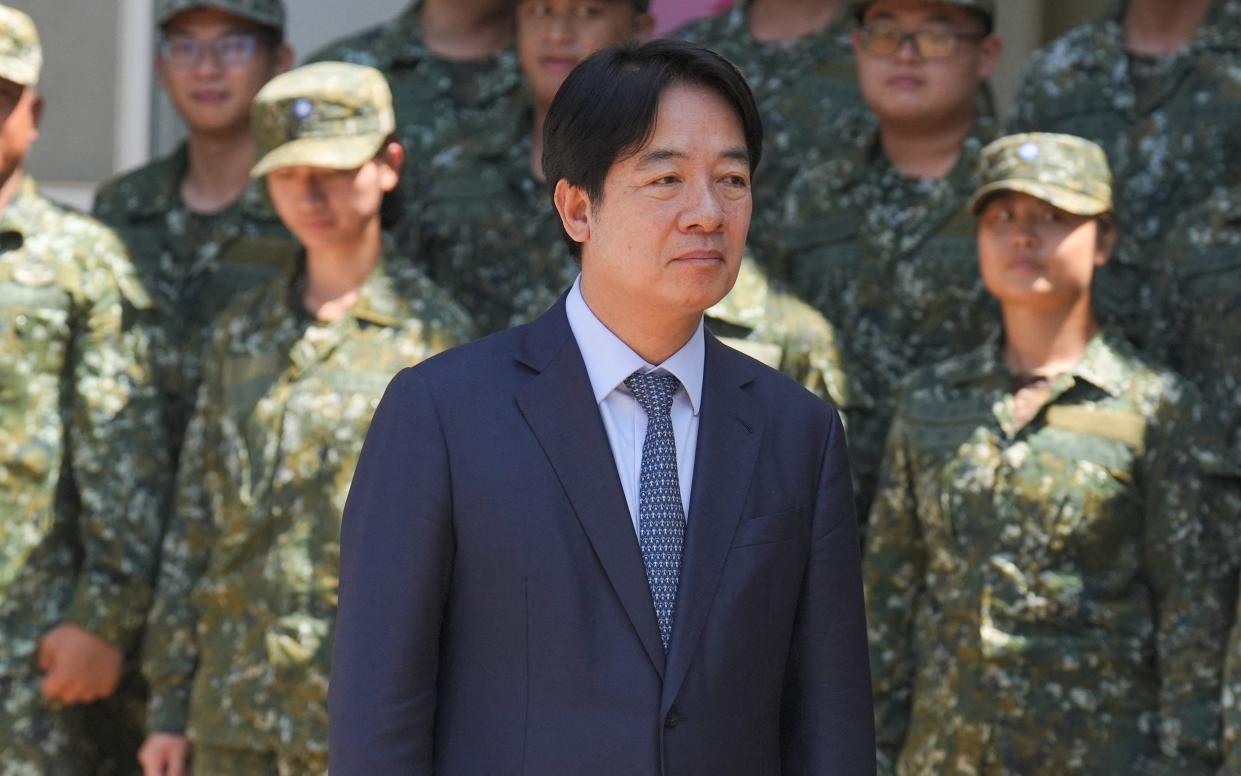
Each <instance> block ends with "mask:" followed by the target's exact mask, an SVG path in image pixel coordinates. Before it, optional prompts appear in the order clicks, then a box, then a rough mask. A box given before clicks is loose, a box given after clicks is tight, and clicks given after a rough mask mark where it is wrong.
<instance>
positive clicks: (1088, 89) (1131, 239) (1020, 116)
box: [1009, 0, 1241, 346]
mask: <svg viewBox="0 0 1241 776" xmlns="http://www.w3.org/2000/svg"><path fill="white" fill-rule="evenodd" d="M1124 5H1125V4H1124V3H1121V8H1120V10H1119V11H1118V12H1117V13H1115V14H1112V15H1109V16H1107V17H1105V18H1100V19H1097V20H1095V21H1092V22H1089V23H1087V24H1085V25H1083V26H1081V27H1078V28H1076V29H1074V30H1072V31H1070V32H1069V33H1068V34H1067V35H1065V36H1064V37H1062V38H1060V39H1059V40H1056V41H1054V42H1053V43H1051V44H1050V45H1048V46H1046V47H1045V48H1043V49H1041V50H1039V51H1038V52H1036V53H1035V54H1034V55H1033V56H1032V57H1031V59H1030V60H1029V62H1028V63H1027V64H1026V67H1025V70H1024V72H1023V75H1022V78H1021V85H1020V87H1019V89H1018V93H1017V97H1016V104H1015V112H1014V114H1013V117H1012V119H1011V122H1010V126H1009V130H1010V131H1012V132H1030V131H1041V132H1063V133H1067V134H1071V135H1077V136H1079V137H1084V138H1087V139H1089V140H1092V141H1094V142H1096V143H1098V144H1099V145H1101V146H1102V147H1103V149H1104V150H1105V151H1106V152H1107V158H1108V161H1109V162H1110V163H1111V167H1112V172H1113V174H1114V175H1115V177H1116V181H1115V192H1114V196H1115V201H1116V209H1115V212H1116V217H1117V221H1118V222H1119V226H1120V242H1119V244H1118V246H1117V250H1116V254H1115V255H1114V256H1113V259H1112V261H1110V262H1109V263H1108V264H1107V265H1106V266H1105V267H1103V268H1102V269H1101V270H1100V271H1099V273H1098V274H1097V276H1096V279H1095V284H1094V285H1095V288H1094V290H1095V297H1096V307H1097V308H1098V313H1099V315H1100V317H1101V318H1103V319H1104V320H1105V321H1107V322H1110V323H1112V324H1113V325H1116V326H1118V327H1120V328H1121V329H1122V330H1123V331H1124V333H1125V334H1126V336H1128V337H1129V338H1130V339H1131V340H1133V341H1134V342H1137V343H1138V344H1140V345H1142V346H1146V345H1147V344H1149V343H1148V339H1149V334H1150V331H1149V330H1150V320H1151V316H1152V313H1153V312H1154V311H1155V299H1154V290H1153V289H1152V282H1153V281H1154V280H1155V278H1157V277H1158V275H1159V273H1160V272H1161V271H1162V270H1161V268H1160V267H1159V264H1160V263H1161V262H1162V261H1164V258H1163V257H1162V256H1161V255H1160V254H1159V252H1158V247H1157V246H1158V242H1159V241H1160V240H1162V239H1163V237H1164V236H1165V234H1166V233H1167V231H1168V229H1169V228H1170V227H1171V225H1172V224H1173V222H1174V221H1175V220H1176V218H1177V216H1178V215H1179V214H1180V213H1181V212H1182V211H1184V210H1185V209H1187V208H1189V207H1192V206H1194V205H1195V204H1196V203H1198V202H1200V201H1201V200H1202V199H1203V198H1205V197H1206V195H1207V193H1208V192H1209V191H1210V190H1211V189H1212V188H1214V187H1215V186H1217V185H1219V184H1221V183H1228V182H1232V181H1236V180H1239V179H1241V107H1239V106H1241V0H1216V2H1213V3H1212V4H1211V9H1210V11H1209V12H1208V17H1207V19H1206V22H1205V23H1204V25H1203V27H1202V28H1201V29H1200V30H1199V31H1198V33H1197V35H1196V37H1195V38H1194V39H1193V40H1192V41H1191V42H1190V44H1189V45H1188V47H1187V48H1186V49H1185V50H1184V51H1183V52H1181V53H1180V54H1177V55H1175V56H1171V57H1165V58H1162V59H1156V60H1150V61H1148V60H1131V57H1130V56H1129V55H1128V54H1127V53H1126V51H1125V45H1124V30H1123V28H1122V18H1123V17H1122V14H1123V11H1124Z"/></svg>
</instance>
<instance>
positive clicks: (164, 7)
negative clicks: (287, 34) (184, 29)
mask: <svg viewBox="0 0 1241 776" xmlns="http://www.w3.org/2000/svg"><path fill="white" fill-rule="evenodd" d="M195 8H214V9H216V10H219V11H225V12H226V13H231V14H232V15H234V16H239V17H241V18H242V19H249V20H250V21H252V22H257V23H258V24H262V25H264V26H267V27H274V28H275V29H277V30H283V29H284V26H285V23H286V21H287V18H288V14H287V13H286V11H285V7H284V3H283V2H281V0H158V1H157V3H156V6H155V19H156V23H157V24H159V25H161V26H162V25H165V24H167V23H168V22H170V21H172V18H173V17H174V16H176V15H177V14H179V13H184V12H185V11H191V10H193V9H195Z"/></svg>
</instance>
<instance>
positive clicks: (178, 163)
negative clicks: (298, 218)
mask: <svg viewBox="0 0 1241 776" xmlns="http://www.w3.org/2000/svg"><path fill="white" fill-rule="evenodd" d="M158 164H162V165H164V166H166V171H165V174H162V175H158V176H155V179H156V181H157V183H156V185H155V187H154V188H153V190H152V192H151V196H149V197H142V198H140V199H139V201H138V203H137V204H136V205H135V206H134V210H135V212H136V213H137V214H138V215H140V216H147V217H154V216H158V215H161V214H163V213H167V212H168V211H170V210H175V209H177V208H180V207H183V206H184V204H185V203H183V202H182V201H181V181H182V180H184V179H185V173H186V171H187V170H189V167H190V152H189V144H188V143H187V142H185V141H182V142H181V144H180V145H178V146H177V148H176V150H175V151H173V152H172V153H171V154H169V155H168V156H167V157H166V158H165V159H163V160H162V161H161V162H158ZM239 201H240V206H241V211H242V212H243V213H245V214H246V215H247V216H250V217H251V218H253V219H256V220H260V221H275V220H276V218H277V216H276V209H275V207H273V206H272V204H271V199H270V197H268V196H267V186H266V184H265V183H264V182H263V180H262V179H261V178H260V179H258V180H252V181H250V182H249V183H247V184H246V187H245V189H243V190H242V192H241V198H240V200H239ZM229 207H232V205H230V206H229ZM227 209H228V208H225V210H227Z"/></svg>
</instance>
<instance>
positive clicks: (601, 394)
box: [565, 275, 706, 535]
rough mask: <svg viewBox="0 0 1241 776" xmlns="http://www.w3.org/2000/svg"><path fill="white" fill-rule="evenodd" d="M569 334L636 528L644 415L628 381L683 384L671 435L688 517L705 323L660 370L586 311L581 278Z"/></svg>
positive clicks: (570, 301) (568, 304)
mask: <svg viewBox="0 0 1241 776" xmlns="http://www.w3.org/2000/svg"><path fill="white" fill-rule="evenodd" d="M565 312H566V313H567V314H568V316H569V329H570V330H572V332H573V338H574V339H576V340H577V346H578V349H579V350H581V351H582V360H583V361H585V362H586V373H587V374H588V375H589V376H590V385H591V388H592V389H593V390H594V394H595V402H596V403H597V404H598V405H599V415H600V416H601V417H602V418H603V427H604V428H605V429H606V430H607V433H608V443H609V444H610V445H611V447H612V458H613V459H615V461H616V471H617V473H618V474H620V481H621V487H622V488H623V489H624V491H625V501H626V502H628V504H629V517H630V519H631V520H632V521H633V529H634V532H635V533H638V534H639V535H641V534H640V529H639V526H638V486H639V482H640V481H641V474H642V443H643V442H644V441H645V440H646V411H645V410H643V409H642V405H640V404H638V400H637V399H635V398H634V396H633V393H631V392H630V390H629V388H628V387H626V386H625V378H626V377H629V375H631V374H633V373H634V372H637V371H639V370H641V371H642V372H667V373H669V374H671V375H672V376H674V377H676V378H677V380H679V381H680V382H681V387H680V388H678V389H677V392H676V394H675V395H674V396H673V397H672V433H673V436H674V437H675V439H676V448H677V477H678V478H679V479H680V482H681V506H683V507H684V508H685V516H686V518H688V517H689V495H690V490H691V488H692V487H693V483H694V455H695V452H696V450H697V447H698V413H699V411H700V409H701V407H702V373H703V364H704V357H705V354H706V340H705V338H704V334H703V325H702V321H699V322H698V329H697V330H696V331H695V332H694V335H693V336H692V337H690V339H689V342H687V343H685V346H684V347H682V348H681V349H680V350H678V351H677V352H676V353H674V354H673V355H672V356H671V357H670V358H668V360H667V361H664V362H663V363H662V364H659V365H658V366H655V365H652V364H648V363H647V362H646V361H644V360H643V358H642V356H639V355H638V354H637V353H635V352H633V348H631V347H629V346H628V345H626V344H625V343H624V342H622V341H621V340H620V338H619V337H617V336H616V335H615V334H613V333H612V331H611V330H610V329H608V327H607V326H605V325H604V324H603V322H602V321H600V320H599V319H598V318H597V317H595V314H594V313H593V312H591V310H590V307H589V306H587V304H586V300H585V298H583V297H582V278H581V276H580V275H579V276H578V278H577V280H576V281H575V282H574V283H573V288H572V289H571V290H570V291H569V296H568V298H567V299H566V300H565Z"/></svg>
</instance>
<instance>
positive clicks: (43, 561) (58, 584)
mask: <svg viewBox="0 0 1241 776" xmlns="http://www.w3.org/2000/svg"><path fill="white" fill-rule="evenodd" d="M0 307H2V308H4V314H3V315H0V352H3V358H0V364H2V366H0V416H3V418H4V422H3V423H2V424H0V494H2V495H0V515H2V517H0V634H3V636H0V685H4V687H5V691H4V692H0V699H2V700H0V709H2V711H0V773H5V774H8V773H22V772H23V771H22V768H23V767H27V768H28V771H29V772H35V773H38V772H44V771H46V772H53V773H74V772H76V771H75V770H74V766H73V765H72V763H73V762H81V761H89V760H91V759H93V757H94V755H93V754H91V753H90V752H92V751H93V749H92V747H93V746H94V743H93V742H91V741H88V740H86V738H85V736H84V734H83V733H82V728H81V724H83V723H84V722H85V721H86V719H87V718H88V717H90V716H91V715H92V713H94V712H93V711H92V709H87V708H80V709H73V710H64V709H62V708H61V707H58V706H54V705H49V704H47V703H46V702H45V701H44V700H43V698H42V696H41V695H40V694H39V692H38V682H39V673H38V669H37V667H36V663H35V659H36V652H37V648H38V643H39V640H40V638H41V637H42V636H43V635H44V634H45V633H46V632H47V631H48V630H50V629H51V628H52V627H54V626H56V625H57V624H59V623H61V622H66V621H67V622H73V623H75V624H77V625H79V626H81V627H82V628H84V629H86V630H88V631H90V632H91V633H93V634H94V635H96V636H98V637H100V638H102V639H105V640H107V641H109V642H111V643H112V644H114V645H116V646H118V647H120V648H121V649H122V650H130V649H132V648H133V647H134V646H136V644H135V641H136V639H137V636H138V633H139V631H140V630H141V628H142V622H143V618H144V616H145V614H146V608H147V605H148V603H149V601H150V597H151V583H152V581H153V578H154V574H155V563H156V555H157V551H158V547H159V531H160V522H161V517H162V512H163V503H162V497H163V494H164V490H165V481H166V477H167V471H168V468H169V462H168V459H167V456H166V454H165V452H164V451H165V449H166V445H165V440H164V437H163V426H162V416H161V413H160V408H159V404H158V400H157V394H156V391H155V387H154V383H153V378H152V375H151V373H150V368H149V364H148V361H147V359H148V357H149V353H148V342H147V339H146V333H145V332H144V331H143V330H142V329H141V327H139V326H137V325H135V324H136V321H137V320H138V316H139V314H140V311H142V310H144V309H145V308H147V307H149V300H148V298H147V296H146V294H145V292H144V290H143V289H142V287H141V285H140V284H139V283H138V282H137V279H136V278H135V276H134V274H133V269H132V267H131V266H130V264H129V260H128V259H127V258H126V256H125V251H124V248H123V247H122V246H121V244H120V242H119V241H118V240H117V239H116V237H115V236H114V235H113V234H112V233H111V232H109V231H107V230H106V229H104V228H103V227H102V226H100V225H99V224H98V223H96V222H95V221H93V220H91V219H89V218H86V217H85V216H81V215H78V214H76V213H72V212H70V211H68V210H66V209H64V208H61V207H59V206H57V205H54V204H52V203H51V202H49V201H48V200H46V199H44V198H43V197H42V196H41V195H40V194H39V193H38V191H37V189H36V187H35V184H34V182H33V181H32V180H30V179H26V180H25V181H24V182H23V184H22V188H21V190H20V192H19V193H18V195H17V196H16V197H15V198H14V199H13V201H12V202H10V203H9V205H8V206H7V208H5V210H4V213H3V215H2V216H0ZM110 703H111V701H104V702H101V703H98V704H91V706H92V707H93V709H95V710H102V709H104V708H105V707H108V706H109V705H110ZM35 753H37V754H38V756H39V757H42V758H46V759H43V760H34V761H31V760H30V759H28V757H32V756H35Z"/></svg>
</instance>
